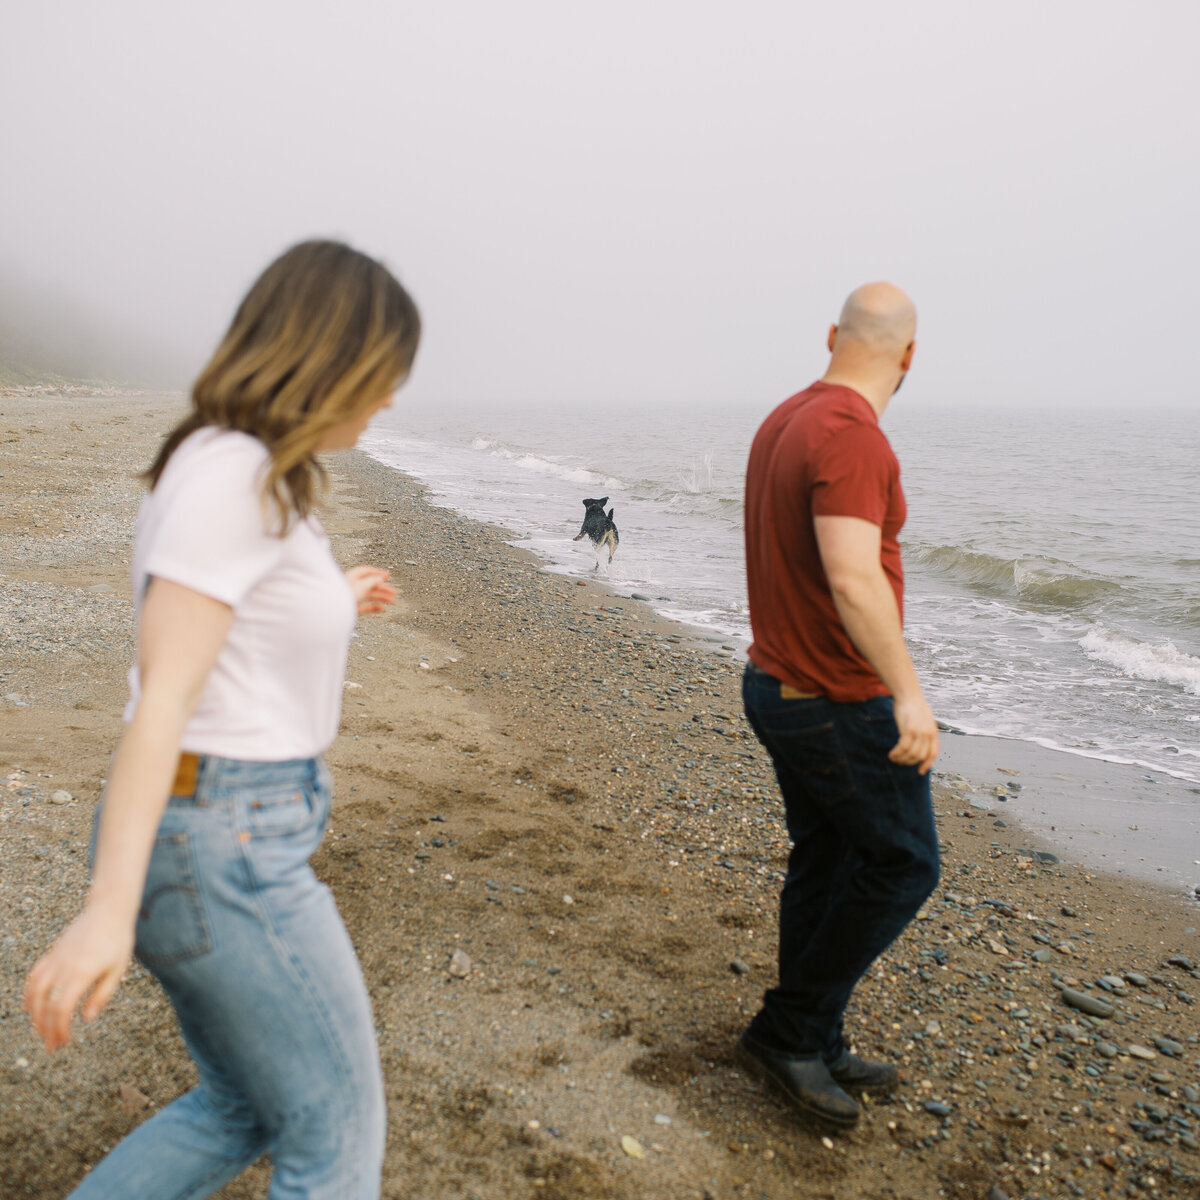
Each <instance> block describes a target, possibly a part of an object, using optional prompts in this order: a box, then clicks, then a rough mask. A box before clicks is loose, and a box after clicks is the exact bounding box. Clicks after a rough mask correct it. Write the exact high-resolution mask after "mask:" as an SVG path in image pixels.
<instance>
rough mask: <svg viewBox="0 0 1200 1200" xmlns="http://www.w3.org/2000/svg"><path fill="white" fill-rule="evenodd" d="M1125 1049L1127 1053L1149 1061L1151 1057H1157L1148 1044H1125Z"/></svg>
mask: <svg viewBox="0 0 1200 1200" xmlns="http://www.w3.org/2000/svg"><path fill="white" fill-rule="evenodd" d="M1125 1050H1126V1052H1127V1053H1129V1054H1131V1055H1133V1057H1134V1058H1141V1059H1145V1060H1146V1061H1147V1062H1149V1061H1150V1060H1151V1059H1152V1058H1157V1057H1158V1055H1157V1053H1155V1051H1153V1050H1151V1049H1150V1047H1149V1046H1138V1045H1136V1044H1134V1045H1132V1046H1126V1047H1125Z"/></svg>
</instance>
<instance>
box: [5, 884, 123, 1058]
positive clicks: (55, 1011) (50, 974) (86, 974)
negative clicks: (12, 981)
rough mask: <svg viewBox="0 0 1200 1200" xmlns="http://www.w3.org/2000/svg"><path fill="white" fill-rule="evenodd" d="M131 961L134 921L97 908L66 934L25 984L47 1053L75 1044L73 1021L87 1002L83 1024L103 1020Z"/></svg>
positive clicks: (32, 1017) (85, 913)
mask: <svg viewBox="0 0 1200 1200" xmlns="http://www.w3.org/2000/svg"><path fill="white" fill-rule="evenodd" d="M132 957H133V922H132V921H130V920H128V919H127V918H124V917H118V916H115V915H113V914H109V913H106V912H104V911H102V910H101V909H99V908H98V907H97V906H96V905H92V904H89V905H88V907H87V908H85V909H84V910H83V912H82V913H80V914H79V916H78V917H76V918H75V920H74V921H72V922H71V924H70V925H68V926H67V927H66V929H64V930H63V932H62V933H61V934H60V935H59V938H58V941H56V942H55V943H54V945H53V946H51V947H50V949H49V950H47V951H46V953H45V954H43V955H42V957H41V958H40V959H38V961H37V962H36V963H35V964H34V967H33V970H32V971H30V972H29V977H28V978H27V979H26V981H25V1011H26V1012H28V1013H29V1017H30V1020H31V1021H32V1022H33V1027H34V1029H35V1030H36V1031H37V1033H38V1036H39V1037H40V1038H41V1039H42V1041H43V1042H44V1043H45V1046H46V1049H47V1050H57V1049H58V1048H59V1047H60V1046H65V1045H66V1044H67V1043H68V1042H69V1041H70V1040H71V1021H72V1019H73V1018H74V1016H75V1009H76V1008H78V1006H79V1002H80V1001H81V1000H84V998H85V997H86V1001H85V1003H84V1005H83V1019H84V1020H85V1021H94V1020H95V1019H96V1018H97V1017H98V1016H99V1015H100V1013H101V1011H102V1010H103V1008H104V1006H105V1005H106V1004H107V1003H108V1002H109V1001H110V1000H111V999H112V998H113V994H114V993H115V992H116V990H117V988H118V987H119V986H120V984H121V977H122V976H123V975H124V974H125V968H126V967H128V966H129V960H130V959H131V958H132Z"/></svg>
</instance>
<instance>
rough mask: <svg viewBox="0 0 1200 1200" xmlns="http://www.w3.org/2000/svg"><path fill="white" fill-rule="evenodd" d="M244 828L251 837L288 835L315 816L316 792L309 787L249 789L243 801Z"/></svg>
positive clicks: (308, 822) (312, 821) (311, 821)
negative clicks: (266, 789) (277, 789)
mask: <svg viewBox="0 0 1200 1200" xmlns="http://www.w3.org/2000/svg"><path fill="white" fill-rule="evenodd" d="M244 804H245V810H244V811H245V829H246V832H247V833H249V834H250V836H251V837H255V838H260V837H287V836H289V835H291V834H295V833H300V832H301V831H303V830H304V829H307V828H308V827H309V826H310V825H312V824H313V823H314V822H315V820H316V819H317V812H316V808H317V806H316V803H315V795H314V792H313V789H311V788H308V787H290V788H287V789H284V790H280V791H254V792H250V793H249V794H248V795H247V796H246V798H245V801H244Z"/></svg>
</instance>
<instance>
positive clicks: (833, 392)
mask: <svg viewBox="0 0 1200 1200" xmlns="http://www.w3.org/2000/svg"><path fill="white" fill-rule="evenodd" d="M759 436H760V437H762V436H766V437H767V438H769V439H770V440H771V441H773V442H775V443H777V445H778V446H779V448H780V449H785V448H787V449H793V450H796V451H798V452H802V453H803V454H804V455H806V456H809V455H813V454H819V453H821V452H822V451H823V450H826V449H830V448H832V447H833V446H834V445H836V444H838V443H843V442H853V443H856V444H858V445H861V446H863V447H867V448H874V449H875V450H876V451H877V452H882V453H886V454H890V453H891V447H890V445H889V443H888V440H887V436H886V435H885V434H884V432H883V430H882V429H881V428H880V427H879V421H878V419H877V418H876V416H875V412H874V410H873V409H872V408H871V406H870V404H869V403H868V402H867V401H866V400H865V399H864V398H863V397H862V396H861V395H859V393H858V392H855V391H853V390H852V389H851V388H848V387H842V386H840V385H836V384H826V383H821V382H817V383H814V384H812V385H811V386H809V387H807V388H805V389H804V390H803V391H801V392H797V393H796V394H795V395H794V396H791V397H790V398H789V399H787V400H785V401H784V402H783V403H782V404H781V405H779V406H778V407H777V408H776V409H775V410H774V412H772V413H771V414H770V416H768V417H767V419H766V421H764V422H763V425H762V428H761V429H760V431H759Z"/></svg>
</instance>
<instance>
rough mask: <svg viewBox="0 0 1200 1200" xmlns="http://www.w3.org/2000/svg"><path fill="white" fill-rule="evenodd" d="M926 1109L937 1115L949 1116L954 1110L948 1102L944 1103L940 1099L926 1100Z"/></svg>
mask: <svg viewBox="0 0 1200 1200" xmlns="http://www.w3.org/2000/svg"><path fill="white" fill-rule="evenodd" d="M925 1111H926V1112H927V1113H932V1114H933V1116H935V1117H948V1116H949V1115H950V1114H951V1112H953V1111H954V1110H953V1109H952V1108H951V1107H950V1105H948V1104H943V1103H942V1102H941V1101H940V1100H926V1101H925Z"/></svg>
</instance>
